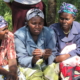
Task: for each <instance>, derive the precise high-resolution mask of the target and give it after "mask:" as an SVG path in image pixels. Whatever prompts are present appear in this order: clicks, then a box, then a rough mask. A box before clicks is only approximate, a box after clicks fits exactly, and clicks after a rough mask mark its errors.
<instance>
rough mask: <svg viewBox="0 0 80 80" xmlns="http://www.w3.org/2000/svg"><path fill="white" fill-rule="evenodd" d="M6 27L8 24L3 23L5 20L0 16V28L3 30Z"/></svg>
mask: <svg viewBox="0 0 80 80" xmlns="http://www.w3.org/2000/svg"><path fill="white" fill-rule="evenodd" d="M7 25H8V23H7V22H6V21H5V19H4V18H3V17H2V16H0V28H3V27H5V26H7Z"/></svg>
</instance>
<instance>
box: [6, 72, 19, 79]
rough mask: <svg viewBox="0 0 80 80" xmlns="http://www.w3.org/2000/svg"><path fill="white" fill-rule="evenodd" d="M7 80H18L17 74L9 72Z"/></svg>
mask: <svg viewBox="0 0 80 80" xmlns="http://www.w3.org/2000/svg"><path fill="white" fill-rule="evenodd" d="M6 80H18V77H17V74H14V73H11V72H9V73H8V74H7V75H6Z"/></svg>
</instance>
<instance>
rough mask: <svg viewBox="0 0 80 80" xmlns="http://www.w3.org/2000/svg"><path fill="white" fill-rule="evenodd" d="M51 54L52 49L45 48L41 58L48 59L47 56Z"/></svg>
mask: <svg viewBox="0 0 80 80" xmlns="http://www.w3.org/2000/svg"><path fill="white" fill-rule="evenodd" d="M51 54H52V50H51V49H45V52H44V54H43V58H44V59H45V60H46V59H48V57H49V56H50V55H51Z"/></svg>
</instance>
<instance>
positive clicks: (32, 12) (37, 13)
mask: <svg viewBox="0 0 80 80" xmlns="http://www.w3.org/2000/svg"><path fill="white" fill-rule="evenodd" d="M35 16H40V17H41V18H43V19H44V14H43V12H42V11H41V10H40V9H37V8H35V9H30V10H29V11H28V12H27V14H26V20H30V19H31V18H32V17H35Z"/></svg>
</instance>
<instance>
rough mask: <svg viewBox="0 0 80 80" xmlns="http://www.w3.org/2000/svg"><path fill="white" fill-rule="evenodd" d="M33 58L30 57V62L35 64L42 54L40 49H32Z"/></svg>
mask: <svg viewBox="0 0 80 80" xmlns="http://www.w3.org/2000/svg"><path fill="white" fill-rule="evenodd" d="M32 54H33V59H32V63H33V64H35V63H36V62H37V61H38V60H39V59H40V58H41V57H42V55H43V52H42V49H35V50H34V51H33V53H32Z"/></svg>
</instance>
